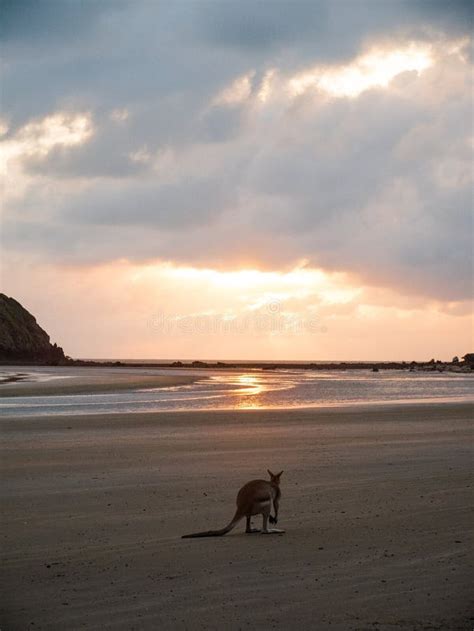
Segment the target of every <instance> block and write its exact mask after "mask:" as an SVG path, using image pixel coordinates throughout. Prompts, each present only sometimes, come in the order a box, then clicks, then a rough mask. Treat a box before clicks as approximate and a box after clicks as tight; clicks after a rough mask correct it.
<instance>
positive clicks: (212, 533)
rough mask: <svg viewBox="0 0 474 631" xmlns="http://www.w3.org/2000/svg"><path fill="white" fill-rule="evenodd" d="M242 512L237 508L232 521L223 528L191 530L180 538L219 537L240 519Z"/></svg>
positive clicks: (233, 526)
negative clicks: (200, 530) (191, 531)
mask: <svg viewBox="0 0 474 631" xmlns="http://www.w3.org/2000/svg"><path fill="white" fill-rule="evenodd" d="M242 517H243V515H242V513H241V512H240V511H239V510H237V511H236V513H235V515H234V517H233V518H232V521H230V522H229V523H228V524H227V526H226V527H225V528H221V529H220V530H204V531H203V532H193V533H191V534H190V535H182V537H181V539H194V538H195V537H221V536H222V535H226V534H227V533H228V532H230V531H231V530H232V529H233V528H235V526H236V525H237V524H238V523H239V521H240V520H241V519H242Z"/></svg>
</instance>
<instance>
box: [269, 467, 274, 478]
mask: <svg viewBox="0 0 474 631" xmlns="http://www.w3.org/2000/svg"><path fill="white" fill-rule="evenodd" d="M267 472H268V475H269V476H270V477H271V478H274V477H275V475H274V474H273V473H272V472H271V471H270V469H267Z"/></svg>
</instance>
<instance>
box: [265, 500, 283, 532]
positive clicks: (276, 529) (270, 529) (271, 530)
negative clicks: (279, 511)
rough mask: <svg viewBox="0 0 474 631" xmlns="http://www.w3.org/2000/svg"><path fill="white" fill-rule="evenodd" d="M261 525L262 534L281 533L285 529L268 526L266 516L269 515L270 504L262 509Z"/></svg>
mask: <svg viewBox="0 0 474 631" xmlns="http://www.w3.org/2000/svg"><path fill="white" fill-rule="evenodd" d="M262 517H263V526H262V535H282V534H283V533H284V532H285V531H284V530H280V528H268V518H269V517H270V506H269V507H268V509H267V508H266V509H265V510H262Z"/></svg>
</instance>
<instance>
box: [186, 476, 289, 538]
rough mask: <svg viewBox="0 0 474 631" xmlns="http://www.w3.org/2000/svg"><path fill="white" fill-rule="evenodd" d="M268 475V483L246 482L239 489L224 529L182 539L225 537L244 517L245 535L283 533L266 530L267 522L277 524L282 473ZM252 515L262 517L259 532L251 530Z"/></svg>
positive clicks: (278, 530) (265, 481)
mask: <svg viewBox="0 0 474 631" xmlns="http://www.w3.org/2000/svg"><path fill="white" fill-rule="evenodd" d="M267 471H268V473H269V475H270V481H268V480H252V481H251V482H247V484H244V486H243V487H242V488H241V489H240V491H239V492H238V494H237V510H236V511H235V515H234V516H233V517H232V520H231V521H230V522H229V523H228V524H227V526H226V527H225V528H221V530H205V531H204V532H194V533H192V534H190V535H183V536H182V537H181V538H182V539H189V538H193V537H220V536H221V535H226V534H227V533H228V532H230V531H231V530H232V529H233V528H235V526H236V525H237V524H238V523H239V521H240V520H241V519H243V518H244V517H246V519H247V526H246V528H245V532H246V533H247V534H253V533H254V532H262V534H264V535H273V534H281V533H284V532H285V531H284V530H280V529H278V528H268V525H267V524H268V522H269V521H270V523H271V524H276V523H277V522H278V507H279V502H280V497H281V491H280V476H281V474H282V473H283V471H280V473H278V474H277V475H275V474H274V473H272V472H271V471H270V469H267ZM272 502H273V507H274V509H275V516H274V517H273V516H272V515H271V514H270V513H271V509H272ZM253 515H262V517H263V526H262V530H261V531H260V530H259V529H258V528H252V527H251V524H250V519H251V517H252V516H253Z"/></svg>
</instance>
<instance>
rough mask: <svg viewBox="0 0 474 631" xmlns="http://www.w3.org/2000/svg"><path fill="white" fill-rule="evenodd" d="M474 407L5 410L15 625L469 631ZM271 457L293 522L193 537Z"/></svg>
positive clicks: (286, 518) (287, 518) (6, 590)
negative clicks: (94, 412) (51, 414)
mask: <svg viewBox="0 0 474 631" xmlns="http://www.w3.org/2000/svg"><path fill="white" fill-rule="evenodd" d="M471 412H472V407H471V406H470V405H467V404H445V405H440V404H438V405H406V406H396V407H390V406H380V407H371V408H370V409H369V408H367V409H364V408H360V407H359V408H353V409H348V408H344V409H336V408H333V409H330V410H324V409H319V410H307V411H304V410H298V411H258V410H256V411H250V410H248V411H236V412H214V413H208V412H193V413H160V414H135V415H110V416H105V415H104V416H82V417H79V416H75V417H71V416H67V417H56V418H54V419H53V418H29V419H8V418H4V419H3V420H2V421H1V435H2V457H1V464H2V480H3V484H2V495H3V498H2V508H3V510H2V513H3V525H2V544H3V545H2V556H3V563H2V567H3V570H2V584H3V588H2V589H3V594H4V595H3V605H2V614H1V627H2V629H5V630H9V631H10V630H12V631H13V630H16V629H18V630H20V629H21V630H24V629H27V628H28V629H29V628H31V629H33V628H35V629H68V630H71V629H81V628H86V629H124V630H125V629H127V630H131V629H137V630H139V629H173V630H176V629H178V630H179V629H183V630H184V629H190V630H191V629H236V630H237V629H246V628H254V629H294V628H298V627H299V628H301V629H341V630H342V629H354V630H355V629H359V630H361V629H372V630H374V629H383V630H387V631H388V630H391V631H392V630H394V629H463V630H464V629H470V628H471V627H472V626H473V624H474V608H473V607H472V604H473V603H472V598H471V593H472V592H471V588H470V587H471V585H470V582H471V580H472V566H471V565H470V563H469V550H470V547H469V546H470V541H469V539H470V532H469V531H470V529H471V527H472V486H471V485H472V423H471V421H470V417H471ZM267 467H269V468H274V469H278V470H279V469H284V470H285V473H284V474H283V476H282V493H283V497H282V503H281V518H280V521H279V526H280V527H282V528H286V530H287V532H286V534H285V535H281V536H276V535H275V536H263V535H260V534H254V535H245V534H244V533H243V524H242V525H241V526H240V527H238V528H237V529H236V530H235V531H233V532H232V533H230V534H229V535H227V536H225V537H221V538H212V539H200V540H199V539H198V540H192V539H191V540H181V539H180V535H181V534H184V533H188V532H193V531H196V530H201V529H207V528H213V527H221V526H223V525H225V524H226V523H227V522H228V521H229V518H230V517H231V516H232V514H233V512H234V501H235V495H236V492H237V490H238V488H239V486H240V485H241V484H242V483H244V482H246V481H247V480H249V479H252V478H256V477H262V476H265V475H266V473H265V471H266V468H267ZM256 525H259V524H256Z"/></svg>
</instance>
